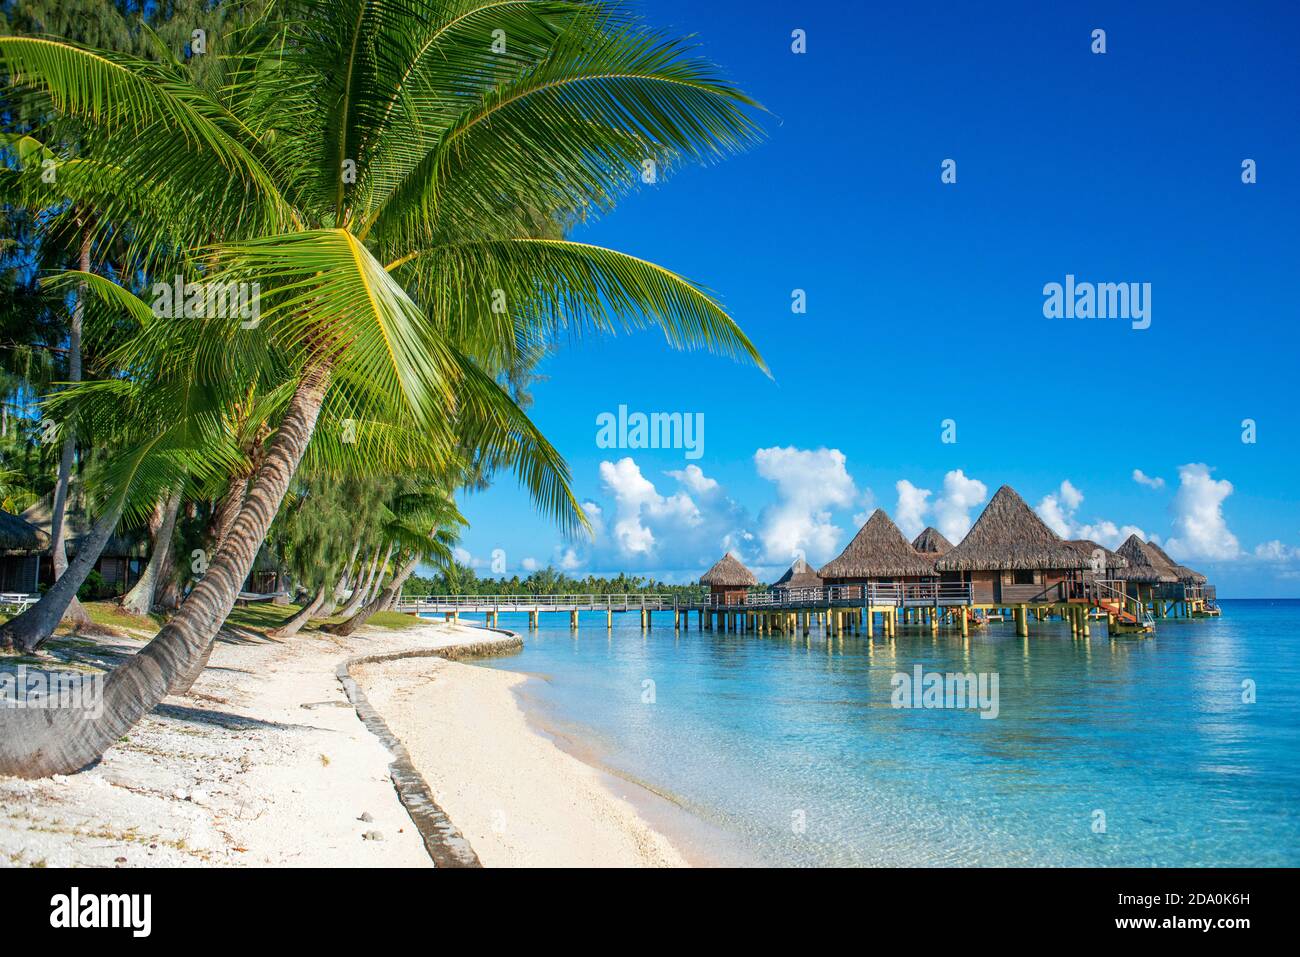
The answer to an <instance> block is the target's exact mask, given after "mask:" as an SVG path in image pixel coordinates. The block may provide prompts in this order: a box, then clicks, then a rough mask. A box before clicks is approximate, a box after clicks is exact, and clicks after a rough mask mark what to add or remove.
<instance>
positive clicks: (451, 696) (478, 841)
mask: <svg viewBox="0 0 1300 957" xmlns="http://www.w3.org/2000/svg"><path fill="white" fill-rule="evenodd" d="M353 675H354V676H355V677H356V679H357V681H358V683H359V684H360V685H361V686H362V687H363V688H364V689H365V692H366V696H367V697H368V698H369V699H370V702H371V704H373V705H374V707H375V708H376V709H377V710H378V711H379V712H380V713H381V714H382V715H383V716H384V720H385V721H386V722H387V723H388V726H389V728H390V729H392V731H393V733H394V734H396V735H397V737H398V738H400V739H401V740H402V742H403V743H404V744H405V745H406V748H407V750H408V751H409V752H410V755H411V759H412V761H413V762H414V764H415V766H416V768H417V769H418V770H419V771H420V773H421V775H422V776H423V777H424V779H425V781H427V782H428V784H429V787H430V788H431V789H432V790H433V793H434V794H435V795H437V800H438V803H439V804H440V805H441V806H442V808H443V810H445V811H446V812H447V814H448V816H449V817H450V818H451V820H452V821H453V822H454V823H455V824H456V826H457V827H458V828H460V830H461V832H462V833H463V834H464V835H465V836H466V837H467V838H468V839H469V843H470V844H471V845H472V846H473V848H474V850H475V851H476V852H477V853H478V856H479V859H480V860H481V861H482V862H483V864H484V865H486V866H488V867H492V866H505V867H530V866H547V867H608V866H615V867H683V866H686V863H687V862H686V860H685V859H684V858H683V857H682V855H681V854H680V853H679V852H678V851H677V849H675V848H674V847H673V845H672V844H671V843H669V841H668V839H667V838H666V837H665V836H664V835H663V834H661V833H659V832H658V831H655V830H654V829H652V828H651V827H650V826H649V825H648V824H647V823H646V822H645V821H644V820H643V819H642V818H641V817H640V816H639V815H638V813H637V811H636V809H635V808H634V807H633V805H632V804H631V803H629V802H628V801H626V800H623V799H622V798H621V797H617V796H615V794H614V793H612V792H611V790H610V788H609V787H608V784H607V781H606V775H604V774H603V773H602V772H600V771H598V770H596V769H595V768H593V767H590V766H589V765H587V764H584V763H583V762H582V761H580V760H579V759H578V758H576V757H574V756H572V755H570V754H568V753H566V752H565V751H562V750H561V749H560V748H558V747H557V746H556V745H555V744H553V743H552V742H551V741H550V740H549V739H548V738H546V737H544V736H543V735H541V734H539V733H538V732H537V731H535V730H534V729H533V728H532V727H531V726H530V725H529V724H528V721H527V719H526V717H525V715H524V713H523V711H522V710H521V709H520V707H519V705H518V703H517V701H516V698H515V695H514V689H515V688H516V687H517V686H519V685H521V684H523V682H525V681H526V680H527V678H526V677H525V676H523V675H519V674H513V673H510V672H505V671H496V670H492V669H487V668H480V667H476V666H475V665H472V664H465V663H462V662H456V661H446V660H444V659H440V658H410V659H405V660H401V661H392V662H383V663H379V664H373V665H360V666H358V667H357V668H355V669H353Z"/></svg>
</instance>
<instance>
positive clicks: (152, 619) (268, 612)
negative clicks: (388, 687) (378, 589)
mask: <svg viewBox="0 0 1300 957" xmlns="http://www.w3.org/2000/svg"><path fill="white" fill-rule="evenodd" d="M82 605H83V606H84V607H85V609H86V613H87V614H88V615H90V620H91V621H93V622H94V623H95V624H97V625H104V626H106V627H108V628H113V629H115V630H118V631H130V632H137V633H138V632H149V633H153V632H156V631H157V630H158V629H159V628H161V627H162V626H163V624H164V623H165V622H166V620H167V619H166V618H164V617H163V616H162V615H156V614H151V615H149V616H148V617H144V618H141V617H137V616H136V615H128V614H127V613H126V612H124V611H123V610H122V609H121V608H120V607H119V606H118V604H117V603H116V602H113V601H88V602H83V603H82ZM301 610H302V606H301V605H275V604H272V603H270V602H264V603H258V604H253V605H236V606H235V607H234V608H233V609H231V612H230V616H229V617H228V618H227V619H226V620H227V621H228V622H229V623H230V624H232V625H235V626H237V627H240V628H247V629H249V630H250V631H260V632H266V631H269V630H270V629H272V628H278V627H280V625H283V624H284V623H285V622H286V621H288V620H289V619H290V618H292V617H293V616H294V615H296V614H298V612H299V611H301ZM10 617H11V616H10V615H7V614H2V613H0V623H3V622H6V621H8V620H9V618H10ZM342 620H343V619H342V618H341V617H340V616H338V615H335V616H333V617H331V618H326V619H324V621H326V622H329V623H330V624H336V623H338V622H340V621H342ZM320 623H321V619H316V624H320ZM366 624H367V625H374V626H375V627H376V628H388V629H391V630H392V631H405V630H406V629H408V628H418V627H419V626H420V625H421V624H422V622H421V621H420V619H419V618H416V617H415V616H414V615H403V614H401V613H400V612H396V611H381V612H376V613H375V614H374V615H371V616H370V620H369V621H368V622H366Z"/></svg>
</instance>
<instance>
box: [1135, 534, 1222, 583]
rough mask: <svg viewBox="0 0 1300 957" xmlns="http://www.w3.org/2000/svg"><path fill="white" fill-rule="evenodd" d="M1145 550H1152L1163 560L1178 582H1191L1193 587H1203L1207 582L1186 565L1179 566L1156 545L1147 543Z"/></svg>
mask: <svg viewBox="0 0 1300 957" xmlns="http://www.w3.org/2000/svg"><path fill="white" fill-rule="evenodd" d="M1147 548H1150V549H1153V550H1154V551H1155V553H1156V554H1157V555H1159V556H1160V557H1161V558H1163V559H1164V560H1165V563H1166V564H1167V565H1169V567H1170V568H1172V569H1173V570H1174V574H1175V575H1177V576H1178V580H1179V581H1180V582H1191V583H1192V584H1193V585H1204V584H1205V583H1206V582H1208V581H1209V579H1208V578H1206V577H1205V576H1204V575H1202V574H1201V573H1200V572H1198V571H1196V569H1194V568H1188V567H1187V566H1186V565H1180V564H1178V563H1177V562H1176V561H1174V560H1173V559H1172V558H1170V557H1169V553H1168V552H1167V551H1165V550H1164V549H1163V548H1161V547H1160V546H1159V545H1157V544H1156V543H1155V542H1147Z"/></svg>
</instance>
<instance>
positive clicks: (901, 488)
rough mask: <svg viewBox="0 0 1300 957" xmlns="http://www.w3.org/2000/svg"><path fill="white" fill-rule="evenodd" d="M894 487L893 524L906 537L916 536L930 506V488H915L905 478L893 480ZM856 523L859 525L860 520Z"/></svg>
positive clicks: (921, 530) (919, 532) (923, 527)
mask: <svg viewBox="0 0 1300 957" xmlns="http://www.w3.org/2000/svg"><path fill="white" fill-rule="evenodd" d="M894 489H895V490H896V491H897V492H898V505H897V506H895V508H894V524H896V525H897V526H898V527H899V530H901V531H902V533H903V534H904V535H905V536H907V538H908V539H913V538H916V536H918V535H920V534H921V532H923V531H925V513H926V512H927V511H928V510H929V508H930V501H929V500H930V490H929V489H928V488H917V487H916V486H915V485H913V484H912V483H911V482H909V481H908V480H907V479H899V480H898V481H897V482H895V483H894ZM864 521H865V519H864ZM858 524H859V525H861V524H862V522H859V523H858Z"/></svg>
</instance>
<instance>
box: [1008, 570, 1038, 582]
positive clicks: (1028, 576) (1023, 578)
mask: <svg viewBox="0 0 1300 957" xmlns="http://www.w3.org/2000/svg"><path fill="white" fill-rule="evenodd" d="M1011 584H1013V585H1032V584H1034V571H1033V569H1032V568H1017V569H1015V570H1014V571H1012V573H1011Z"/></svg>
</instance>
